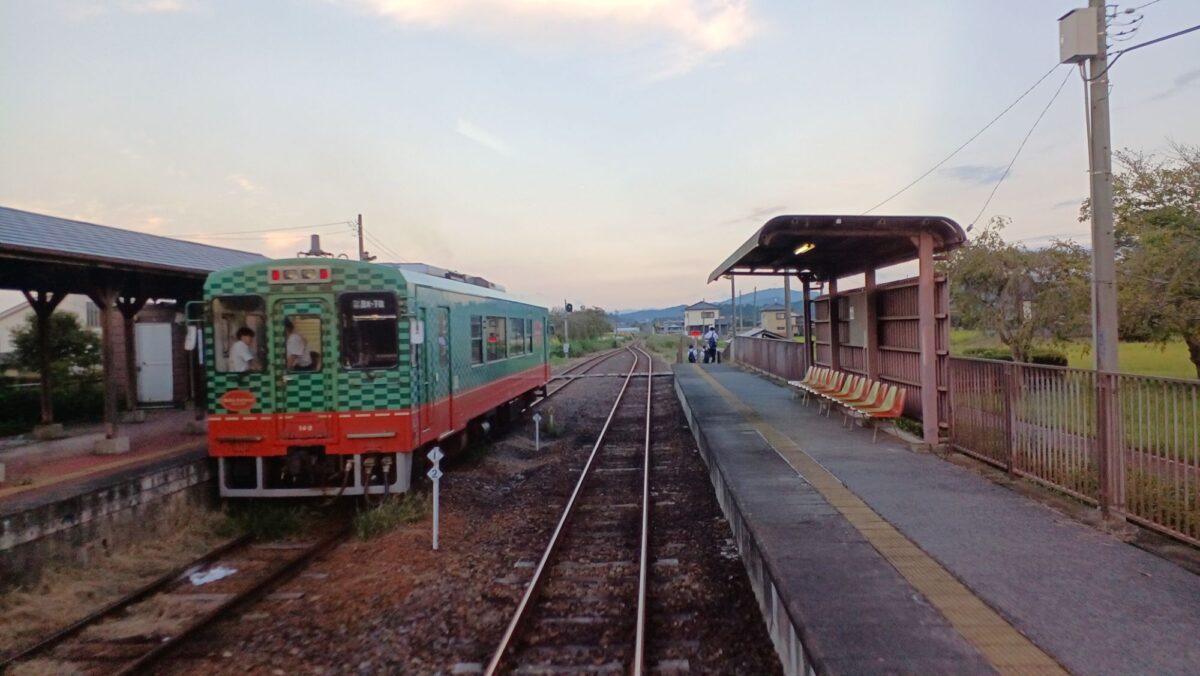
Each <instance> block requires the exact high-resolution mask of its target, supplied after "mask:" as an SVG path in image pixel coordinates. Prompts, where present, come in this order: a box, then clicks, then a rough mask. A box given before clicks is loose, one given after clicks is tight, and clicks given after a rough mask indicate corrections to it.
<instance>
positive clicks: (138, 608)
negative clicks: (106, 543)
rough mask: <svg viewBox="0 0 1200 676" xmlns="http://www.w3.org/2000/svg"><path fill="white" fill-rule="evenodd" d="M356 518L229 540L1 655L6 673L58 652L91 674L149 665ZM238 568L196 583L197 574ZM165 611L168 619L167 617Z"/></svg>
mask: <svg viewBox="0 0 1200 676" xmlns="http://www.w3.org/2000/svg"><path fill="white" fill-rule="evenodd" d="M349 532H350V530H349V526H348V525H345V526H339V527H338V528H336V529H335V530H334V531H333V532H331V533H329V534H327V535H324V536H322V537H320V538H319V539H317V540H315V541H312V542H307V543H286V544H279V543H274V544H272V543H261V544H260V543H255V542H253V541H252V539H251V538H250V537H248V536H245V537H241V538H237V539H235V540H232V541H229V542H226V543H224V544H222V545H220V546H218V547H216V548H215V549H213V550H210V551H209V552H207V553H206V554H204V555H202V556H200V557H198V558H196V559H194V560H192V561H191V562H189V563H188V564H186V565H184V566H181V567H179V568H177V569H175V570H173V571H171V572H170V573H167V574H166V575H163V576H162V577H160V578H158V579H156V580H154V581H153V582H151V583H149V584H147V585H145V586H143V587H141V588H140V589H138V590H136V591H134V592H132V593H130V594H127V595H126V596H124V597H122V598H120V599H118V600H116V601H114V602H113V603H110V604H108V605H107V606H104V607H103V608H101V609H99V610H97V611H95V612H93V613H91V614H90V615H88V616H86V617H84V618H83V619H81V620H78V621H76V622H74V623H72V624H71V625H69V626H67V627H64V628H63V629H61V630H59V631H57V632H55V633H54V634H52V635H50V636H48V637H47V638H45V639H43V640H42V641H39V642H38V643H37V644H35V645H32V646H29V647H28V648H25V649H24V650H22V651H20V652H18V653H17V654H15V655H13V656H12V657H9V658H7V659H6V660H4V661H3V662H0V673H8V672H10V671H13V670H15V669H17V668H18V667H20V666H21V665H22V664H25V663H28V662H30V661H32V660H38V659H43V658H44V659H52V660H53V661H54V663H55V665H56V666H55V670H57V669H58V668H60V667H62V666H63V665H67V664H69V665H70V666H71V667H72V668H73V670H74V671H76V672H82V673H88V674H138V673H148V672H150V671H152V670H153V669H154V666H155V665H156V664H158V663H160V662H161V661H162V660H163V659H164V658H167V657H168V656H170V655H171V654H173V653H174V652H175V651H176V650H178V649H179V648H180V647H181V646H183V645H184V644H186V642H187V641H188V640H189V639H191V638H193V637H195V636H196V635H197V634H199V633H200V632H201V631H203V630H204V629H205V628H206V627H208V626H210V625H212V624H213V623H214V622H216V621H218V620H220V619H222V618H224V617H228V616H229V615H230V614H231V613H233V612H235V611H237V610H239V609H241V608H243V607H245V606H246V605H248V604H249V603H251V602H253V601H255V600H256V599H258V598H260V597H262V596H263V595H264V594H266V593H267V592H269V591H270V590H271V589H273V588H274V587H275V586H277V585H278V584H279V583H281V582H283V581H284V580H286V579H287V578H289V577H291V576H292V575H294V574H296V573H298V572H299V571H300V570H302V569H303V568H304V566H305V565H307V563H308V562H310V561H312V560H313V559H314V558H316V557H318V556H320V555H321V554H322V553H324V552H325V551H327V550H329V549H330V548H331V547H333V546H334V545H335V544H337V543H338V542H339V541H341V540H342V539H343V538H345V537H346V536H347V535H348V534H349ZM221 568H225V569H234V570H236V573H234V574H232V575H230V576H228V577H225V578H224V579H219V580H217V581H214V582H212V583H211V584H204V585H199V586H198V585H195V584H194V583H193V582H192V581H191V576H192V575H193V574H203V573H205V572H206V571H207V572H210V573H211V572H212V571H214V570H219V569H221ZM164 618H165V619H164Z"/></svg>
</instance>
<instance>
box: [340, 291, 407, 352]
mask: <svg viewBox="0 0 1200 676" xmlns="http://www.w3.org/2000/svg"><path fill="white" fill-rule="evenodd" d="M338 303H339V309H340V312H339V313H338V314H339V317H340V319H339V321H340V323H341V332H342V367H343V368H348V369H379V368H393V367H395V366H396V365H397V364H398V363H399V354H400V347H399V346H400V340H399V332H398V330H397V324H396V319H397V316H396V296H395V295H394V294H390V293H346V294H342V297H341V298H340V299H339V301H338Z"/></svg>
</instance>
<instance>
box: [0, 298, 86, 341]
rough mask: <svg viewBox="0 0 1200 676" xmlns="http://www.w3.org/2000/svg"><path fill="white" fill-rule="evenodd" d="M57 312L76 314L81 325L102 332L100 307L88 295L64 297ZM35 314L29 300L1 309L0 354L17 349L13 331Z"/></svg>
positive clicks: (56, 309)
mask: <svg viewBox="0 0 1200 676" xmlns="http://www.w3.org/2000/svg"><path fill="white" fill-rule="evenodd" d="M54 311H55V312H64V313H66V314H70V315H75V318H76V319H78V320H79V325H80V326H83V327H86V328H89V329H91V330H92V331H95V332H96V334H99V333H100V308H98V307H96V304H95V303H93V302H92V301H90V300H88V298H87V296H79V295H70V296H67V297H66V298H63V300H62V302H61V303H59V304H58V307H57V308H55V309H54ZM32 316H33V308H32V307H30V306H29V303H27V302H21V303H18V304H16V305H14V306H12V307H10V308H8V309H7V310H0V355H5V354H8V353H10V352H13V351H14V350H16V346H15V345H14V344H13V336H12V332H13V330H14V329H19V328H21V327H23V326H25V322H26V321H28V317H32Z"/></svg>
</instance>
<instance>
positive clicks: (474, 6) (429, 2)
mask: <svg viewBox="0 0 1200 676" xmlns="http://www.w3.org/2000/svg"><path fill="white" fill-rule="evenodd" d="M328 1H330V2H336V3H338V4H344V5H349V6H354V7H357V8H359V9H362V10H364V11H368V12H371V13H374V14H377V15H379V16H383V17H386V18H388V19H390V20H392V21H394V22H396V23H398V24H400V25H404V26H418V27H425V28H433V29H455V30H465V31H476V32H488V33H499V34H507V35H509V36H510V37H512V38H514V39H520V40H526V39H528V36H529V35H530V34H531V32H532V34H534V35H539V34H540V35H557V34H558V33H559V31H557V30H547V26H548V25H550V24H557V25H558V26H559V27H563V26H565V27H577V28H585V29H592V30H594V31H595V34H596V35H600V36H604V38H609V39H610V38H612V37H613V36H615V35H620V34H622V33H624V34H636V35H643V36H646V37H651V38H655V39H658V38H659V37H660V36H663V35H666V36H668V37H669V38H670V41H669V43H667V48H668V49H669V50H670V52H671V60H670V63H669V65H668V66H666V67H665V68H662V69H660V70H659V71H658V73H656V74H655V77H668V76H671V75H677V74H680V73H683V72H687V71H688V70H691V69H692V68H694V67H695V66H696V65H698V64H699V63H701V62H702V61H703V60H704V59H705V58H707V57H708V56H710V55H712V54H716V53H719V52H723V51H726V50H728V49H732V48H734V47H737V46H739V45H741V44H743V43H745V42H746V41H747V40H748V39H749V38H750V37H751V36H752V35H753V34H754V32H755V25H754V21H753V20H752V18H751V16H750V11H749V5H750V0H328Z"/></svg>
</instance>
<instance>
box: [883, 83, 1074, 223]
mask: <svg viewBox="0 0 1200 676" xmlns="http://www.w3.org/2000/svg"><path fill="white" fill-rule="evenodd" d="M1060 65H1062V64H1058V63H1056V64H1054V65H1053V66H1051V67H1050V70H1048V71H1046V72H1045V73H1044V74H1043V75H1042V76H1041V77H1039V78H1038V79H1037V82H1034V83H1033V84H1032V85H1030V86H1029V88H1028V89H1026V90H1025V91H1024V92H1022V93H1021V95H1020V96H1018V97H1017V98H1016V100H1015V101H1013V102H1012V103H1010V104H1008V106H1006V107H1005V108H1004V110H1002V111H1000V114H999V115H997V116H996V117H993V118H992V121H991V122H988V123H987V124H985V125H983V128H982V129H980V130H979V131H977V132H975V134H974V135H973V136H971V138H969V139H967V140H966V141H965V142H963V144H962V145H960V146H959V147H957V148H955V149H954V151H953V152H951V153H950V154H949V155H947V156H946V157H944V158H942V161H940V162H938V163H937V164H935V165H933V166H932V167H930V168H929V170H928V171H926V172H925V173H923V174H921V175H920V176H918V177H916V178H915V179H913V181H912V182H911V183H909V184H908V185H906V186H904V187H903V188H901V189H900V190H897V191H896V192H895V193H893V194H892V195H891V196H890V197H888V198H887V199H885V200H883V201H882V202H880V203H879V204H876V205H875V206H873V207H871V208H870V209H867V210H866V211H864V212H862V215H864V216H865V215H866V214H869V213H871V212H872V211H875V210H876V209H878V208H879V207H881V206H883V205H885V204H887V203H888V202H891V201H892V200H894V199H896V198H897V197H899V196H900V195H902V194H904V192H906V191H907V190H908V189H909V188H911V187H913V186H914V185H916V184H918V183H920V182H921V181H922V180H923V179H924V178H925V177H926V176H928V175H930V174H932V173H933V172H935V171H937V169H938V167H941V166H942V165H943V164H945V163H946V162H949V161H950V159H951V158H952V157H954V156H955V155H957V154H958V153H959V151H961V150H962V149H963V148H966V147H967V146H968V145H970V144H971V142H972V141H974V140H975V139H977V138H979V136H980V135H981V134H983V132H985V131H987V130H988V129H989V128H991V126H992V125H993V124H996V122H997V121H999V120H1000V118H1002V117H1004V116H1005V114H1007V113H1008V111H1010V110H1012V109H1013V106H1016V105H1017V104H1018V103H1020V102H1021V100H1022V99H1024V98H1025V97H1026V96H1028V95H1029V92H1032V91H1033V90H1034V89H1036V88H1037V86H1038V85H1040V84H1041V83H1042V80H1045V79H1046V78H1047V77H1050V73H1053V72H1054V69H1055V68H1058V67H1059V66H1060Z"/></svg>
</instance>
